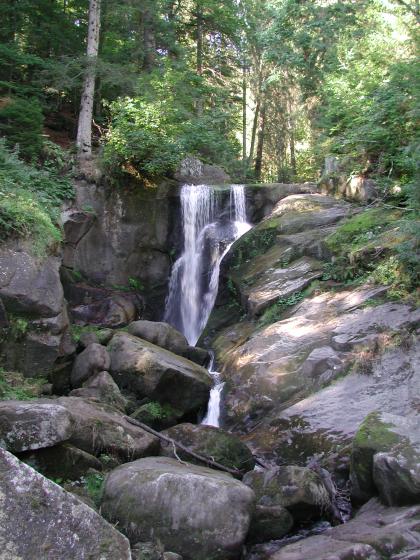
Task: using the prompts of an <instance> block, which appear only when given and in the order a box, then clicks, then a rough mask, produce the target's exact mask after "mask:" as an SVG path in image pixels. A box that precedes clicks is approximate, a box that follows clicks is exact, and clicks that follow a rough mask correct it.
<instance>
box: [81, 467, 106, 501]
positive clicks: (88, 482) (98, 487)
mask: <svg viewBox="0 0 420 560" xmlns="http://www.w3.org/2000/svg"><path fill="white" fill-rule="evenodd" d="M81 482H82V483H83V485H84V487H85V489H86V492H87V494H88V496H89V498H90V499H91V500H92V501H93V502H94V504H95V505H96V506H99V505H100V503H101V497H102V492H103V483H104V476H103V475H102V474H100V473H88V474H86V475H85V476H83V477H82V478H81Z"/></svg>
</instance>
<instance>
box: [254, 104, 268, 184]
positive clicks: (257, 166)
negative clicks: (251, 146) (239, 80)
mask: <svg viewBox="0 0 420 560" xmlns="http://www.w3.org/2000/svg"><path fill="white" fill-rule="evenodd" d="M265 114H266V104H265V101H263V103H262V107H261V115H260V129H259V131H258V143H257V154H256V157H255V178H256V179H257V181H260V179H261V171H262V160H263V152H264V133H265Z"/></svg>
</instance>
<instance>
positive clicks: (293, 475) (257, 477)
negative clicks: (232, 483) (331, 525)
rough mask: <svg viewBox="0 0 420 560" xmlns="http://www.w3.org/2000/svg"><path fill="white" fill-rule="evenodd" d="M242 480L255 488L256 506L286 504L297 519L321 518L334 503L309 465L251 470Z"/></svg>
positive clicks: (284, 505)
mask: <svg viewBox="0 0 420 560" xmlns="http://www.w3.org/2000/svg"><path fill="white" fill-rule="evenodd" d="M243 482H244V484H246V485H247V486H249V487H250V488H252V489H253V490H254V492H255V495H256V497H257V505H261V506H269V507H273V506H282V507H285V508H287V509H288V510H289V512H290V513H291V514H292V516H293V518H294V519H296V520H297V521H308V520H310V519H313V518H314V517H317V516H318V517H319V515H320V514H321V513H322V512H326V511H328V510H329V508H330V505H331V504H330V497H329V494H328V491H327V489H326V488H325V485H324V483H323V481H322V479H321V478H320V476H319V475H318V474H317V473H315V472H314V471H312V470H311V469H309V468H305V467H291V466H289V467H278V468H277V469H272V470H266V471H250V472H248V473H246V475H245V476H244V478H243Z"/></svg>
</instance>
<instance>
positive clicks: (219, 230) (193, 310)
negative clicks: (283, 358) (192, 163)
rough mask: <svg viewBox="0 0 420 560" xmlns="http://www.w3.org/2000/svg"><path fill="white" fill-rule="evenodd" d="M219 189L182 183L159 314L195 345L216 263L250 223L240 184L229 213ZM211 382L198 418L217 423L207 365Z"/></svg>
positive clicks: (215, 392) (217, 386) (233, 189)
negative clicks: (173, 254)
mask: <svg viewBox="0 0 420 560" xmlns="http://www.w3.org/2000/svg"><path fill="white" fill-rule="evenodd" d="M222 198H223V191H221V190H218V189H217V188H215V187H212V186H209V185H183V187H182V190H181V212H182V229H183V235H184V246H183V252H182V254H181V256H180V257H179V258H178V260H177V261H176V262H175V264H174V266H173V269H172V274H171V278H170V281H169V292H168V297H167V300H166V309H165V315H164V320H165V321H166V322H168V323H169V324H171V325H173V326H174V327H176V328H177V329H178V330H179V331H181V332H182V333H183V334H184V335H185V337H186V338H187V340H188V342H189V344H191V345H195V344H196V343H197V340H198V339H199V337H200V335H201V332H202V331H203V329H204V327H205V326H206V323H207V320H208V318H209V315H210V313H211V310H212V309H213V306H214V302H215V300H216V296H217V290H218V287H219V273H220V264H221V262H222V260H223V257H224V256H225V255H226V253H227V252H228V251H229V249H230V247H231V245H232V243H233V242H234V241H235V240H236V239H238V238H239V237H240V236H241V235H243V234H244V233H245V232H246V231H248V229H249V228H250V227H251V226H250V225H249V224H248V223H247V221H246V201H245V187H244V186H243V185H231V186H230V197H229V218H230V219H227V218H226V216H224V215H223V214H224V213H223V206H222ZM212 369H213V365H212V364H211V365H210V373H211V374H212V376H213V379H214V387H213V389H212V391H211V393H210V401H209V405H208V411H207V414H206V417H205V418H204V420H203V423H205V424H210V425H216V426H218V425H219V416H220V400H221V393H222V389H223V383H222V381H221V376H220V374H218V373H217V372H215V371H212Z"/></svg>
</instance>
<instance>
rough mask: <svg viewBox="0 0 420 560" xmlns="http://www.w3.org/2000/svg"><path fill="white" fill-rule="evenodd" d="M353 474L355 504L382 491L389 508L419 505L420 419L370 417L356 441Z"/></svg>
mask: <svg viewBox="0 0 420 560" xmlns="http://www.w3.org/2000/svg"><path fill="white" fill-rule="evenodd" d="M350 474H351V482H352V496H353V499H354V500H355V501H358V502H363V501H367V500H368V499H369V498H370V497H371V496H373V495H375V494H376V493H377V492H379V495H380V497H381V498H382V500H383V501H384V502H385V503H386V504H387V505H390V506H397V505H407V504H414V503H418V502H419V500H420V428H419V418H418V417H417V416H414V417H412V418H410V417H403V416H397V415H394V414H386V413H379V412H373V413H371V414H369V415H368V416H367V417H366V418H365V420H364V421H363V423H362V424H361V426H360V427H359V429H358V431H357V433H356V435H355V438H354V440H353V448H352V455H351V471H350Z"/></svg>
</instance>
